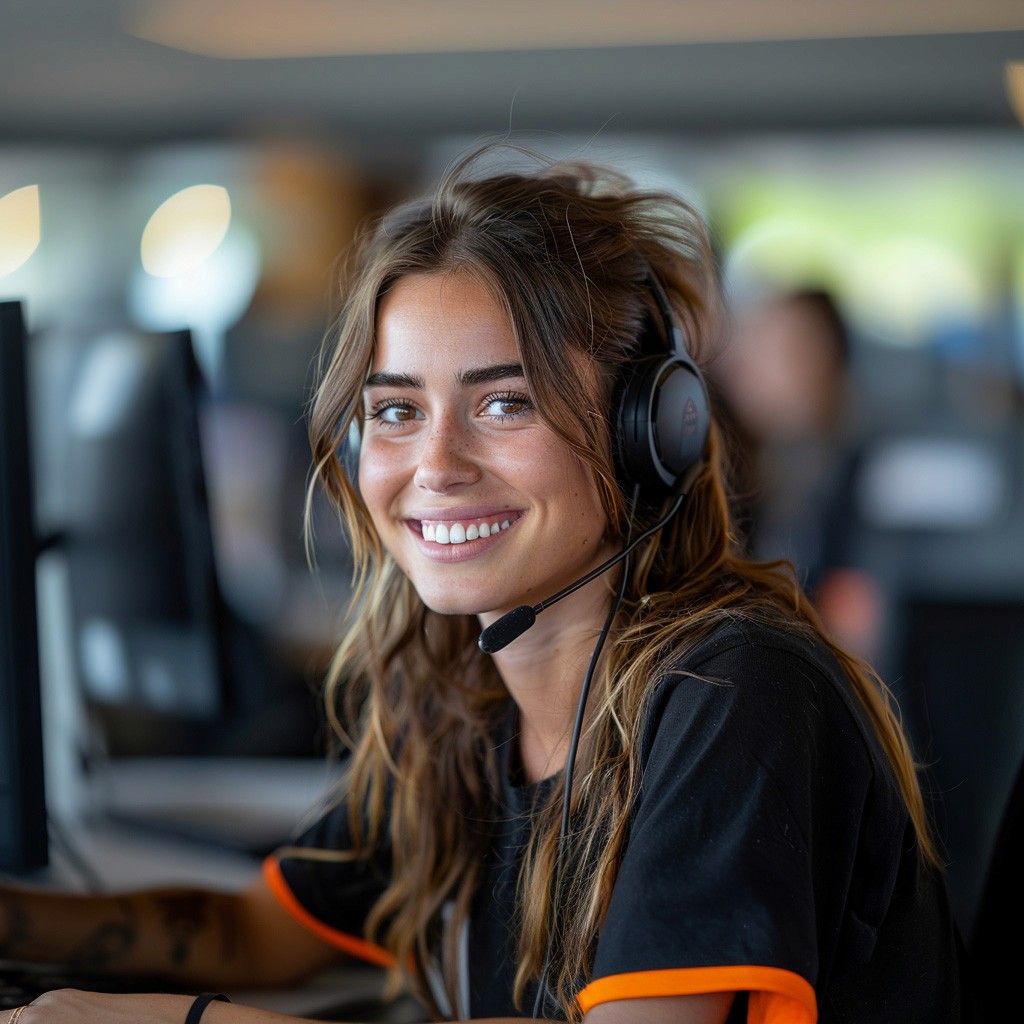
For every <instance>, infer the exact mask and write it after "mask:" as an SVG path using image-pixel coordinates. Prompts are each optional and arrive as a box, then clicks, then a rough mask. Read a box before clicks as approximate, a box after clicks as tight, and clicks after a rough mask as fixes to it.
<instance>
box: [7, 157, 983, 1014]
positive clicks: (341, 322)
mask: <svg viewBox="0 0 1024 1024" xmlns="http://www.w3.org/2000/svg"><path fill="white" fill-rule="evenodd" d="M477 166H478V165H477V164H476V163H474V162H473V161H468V162H466V163H465V164H464V165H462V166H460V167H459V168H458V169H456V171H454V172H453V173H452V174H451V175H449V176H448V177H447V178H446V179H445V181H444V182H443V183H442V184H441V185H440V187H439V188H438V189H437V191H436V192H435V193H434V194H432V195H430V196H428V197H427V198H425V199H423V200H421V201H417V202H413V203H410V204H407V205H404V206H402V207H400V208H399V209H397V210H396V211H394V212H393V213H391V214H390V215H388V216H386V217H385V218H383V220H382V221H381V222H380V224H379V225H378V226H377V227H376V229H375V230H374V231H373V232H372V233H371V234H369V235H368V236H367V237H366V238H365V240H364V241H363V242H362V244H361V245H360V247H359V250H358V252H357V254H356V256H355V258H354V260H353V262H352V266H351V271H350V273H349V275H348V276H347V278H346V283H345V289H344V301H343V303H342V305H341V308H340V314H339V316H338V319H337V323H336V325H335V328H334V330H333V331H332V338H333V348H332V350H331V351H330V352H329V353H327V355H326V358H325V360H324V362H323V364H322V367H321V375H320V383H319V387H318V390H317V393H316V396H315V400H314V402H313V405H312V408H311V414H310V424H311V438H312V447H313V454H314V466H315V483H316V484H317V485H322V486H323V487H325V488H326V491H327V493H328V494H329V495H330V497H331V498H332V499H333V501H334V502H335V503H336V505H337V507H338V509H339V510H340V512H341V516H342V518H343V521H344V524H345V527H346V528H347V530H348V531H349V533H350V535H351V540H352V545H353V550H354V552H355V556H356V562H357V569H358V578H359V589H358V596H357V599H356V601H355V603H354V605H353V607H352V611H351V619H350V627H349V629H348V632H347V634H346V635H345V637H344V639H343V640H342V642H341V644H340V646H339V648H338V651H337V654H336V657H335V659H334V662H333V666H332V670H331V673H330V678H329V681H328V686H327V698H328V707H329V709H330V712H331V714H332V715H333V716H334V721H335V723H336V725H337V727H338V731H339V735H341V736H343V737H345V738H346V741H347V743H348V744H349V746H350V749H351V756H350V759H349V761H348V770H347V777H346V785H345V787H344V789H343V791H342V792H340V793H339V795H338V801H337V803H336V804H335V805H334V806H333V807H332V809H331V810H329V811H328V812H327V813H326V814H325V815H324V816H323V818H322V819H321V820H320V821H319V822H318V823H317V824H316V825H314V826H313V827H312V828H311V829H310V830H309V832H307V833H306V834H305V835H304V836H303V837H301V838H300V839H299V840H298V841H297V842H296V843H295V845H294V846H290V847H288V848H286V849H282V850H280V851H278V852H277V853H276V854H275V855H274V856H273V857H271V858H270V859H269V860H268V862H267V865H266V869H265V871H264V873H263V876H262V878H261V879H260V880H259V881H258V882H257V883H255V884H254V885H253V887H252V888H250V889H249V890H248V891H247V892H245V893H244V894H242V895H240V896H228V895H213V894H205V895H202V896H200V894H197V893H192V892H170V893H159V894H153V893H142V894H136V895H134V896H131V897H127V898H124V899H122V900H121V902H118V900H117V899H116V898H110V899H109V900H107V901H106V902H103V901H99V900H97V898H94V897H89V898H84V897H83V898H80V899H79V900H77V901H74V905H73V906H72V903H71V901H70V900H69V898H68V897H61V896H58V895H56V894H49V895H48V896H46V897H44V896H43V895H41V894H36V895H35V896H31V894H28V893H21V894H19V895H18V900H19V901H20V902H19V903H18V907H20V911H19V915H20V916H19V915H15V914H13V913H12V915H11V917H12V919H14V918H15V917H17V919H18V920H20V921H22V922H23V923H24V927H23V928H22V930H21V934H22V935H23V938H21V939H20V940H19V941H16V942H14V943H11V944H9V946H10V949H9V951H8V953H9V955H10V954H12V953H13V954H18V955H21V956H26V955H40V953H41V952H44V951H45V952H47V953H49V954H51V955H53V954H54V953H57V954H58V955H64V956H70V955H72V953H74V951H75V950H76V949H80V948H81V947H82V946H83V944H85V943H86V942H87V940H88V938H89V937H90V936H95V935H97V934H98V933H99V931H100V929H101V926H102V925H103V924H104V922H105V921H109V920H110V919H111V918H112V917H117V916H119V915H120V917H121V918H124V919H126V920H128V919H130V921H131V926H132V928H133V929H134V938H133V941H132V942H131V943H127V944H126V945H125V948H124V949H123V950H122V951H121V952H119V954H118V957H117V959H116V962H114V963H111V964H110V966H111V967H113V968H115V969H117V970H119V971H122V972H128V971H133V970H134V971H148V972H153V971H156V970H163V971H165V972H167V973H169V974H170V975H171V976H172V977H174V978H175V979H176V980H178V981H179V982H184V983H188V984H193V985H195V986H196V987H203V988H217V989H223V988H229V989H230V988H232V987H236V988H237V987H246V986H250V985H252V984H254V983H256V982H263V983H277V982H285V981H293V980H295V979H298V978H301V977H303V976H305V975H307V974H309V973H310V972H312V971H315V970H318V969H320V968H323V967H324V966H326V965H328V964H329V963H331V962H333V961H334V960H335V958H337V957H338V956H339V953H340V952H343V953H347V954H354V955H355V956H359V957H363V958H365V959H368V960H371V961H373V962H376V963H382V964H388V965H390V966H391V967H392V968H393V970H394V971H395V973H396V975H400V976H402V977H404V978H405V980H406V981H407V982H408V984H409V985H411V986H412V989H413V991H414V992H416V993H417V994H418V996H419V998H420V999H421V1000H422V1002H423V1003H424V1005H425V1006H427V1007H428V1008H429V1009H430V1010H431V1011H432V1013H433V1015H434V1016H435V1017H437V1018H438V1019H460V1020H461V1019H481V1018H489V1019H490V1018H498V1019H504V1018H521V1017H524V1016H526V1017H531V1016H532V1017H536V1018H545V1019H553V1020H561V1019H569V1020H580V1019H581V1018H585V1020H586V1021H588V1022H591V1024H616V1022H625V1021H637V1020H643V1021H652V1022H662V1021H665V1022H668V1021H673V1022H683V1024H711V1022H717V1024H721V1022H730V1024H731V1022H738V1021H748V1022H755V1021H756V1022H782V1021H786V1022H801V1024H802V1022H807V1024H809V1022H813V1021H815V1020H818V1021H844V1022H845V1021H855V1022H875V1021H878V1022H881V1021H886V1022H890V1021H900V1022H913V1021H920V1022H922V1024H924V1022H927V1024H936V1022H941V1021H956V1020H961V1019H962V1017H964V1016H966V1013H965V1012H962V1004H963V1003H964V1002H965V1000H964V999H963V998H962V993H961V991H960V984H959V980H958V979H959V965H958V959H957V943H956V929H955V925H954V923H953V921H952V919H951V915H950V910H949V906H948V903H947V898H946V893H945V886H944V882H943V877H942V872H941V869H940V866H939V862H938V856H937V853H936V849H935V845H934V842H933V839H932V837H931V836H930V834H929V830H928V824H927V821H926V816H925V811H924V807H923V803H922V798H921V794H920V791H919V788H918V783H917V780H916V777H915V766H914V763H913V760H912V757H911V753H910V751H909V749H908V746H907V742H906V740H905V739H904V736H903V734H902V732H901V730H900V726H899V723H898V719H897V716H896V713H895V710H894V708H893V706H892V703H891V699H890V696H889V694H888V692H887V691H886V689H885V687H884V686H883V685H882V684H881V683H880V682H879V680H878V679H877V678H875V677H874V676H873V675H872V673H871V672H870V671H869V670H868V669H867V668H866V667H865V666H864V665H863V664H861V663H860V662H858V661H857V660H856V659H854V658H853V657H851V656H850V655H848V654H847V653H845V652H844V651H843V650H841V649H838V648H837V647H836V646H835V645H834V644H833V643H832V642H831V641H830V640H829V638H828V637H827V636H825V635H824V634H823V631H822V630H821V628H820V626H819V624H818V620H817V619H816V617H815V614H814V613H813V611H812V610H811V609H810V607H809V605H808V603H807V601H806V600H805V598H804V596H803V595H802V594H801V592H800V590H799V588H798V586H797V585H796V584H795V582H794V579H793V577H792V574H791V573H789V572H787V571H786V570H785V568H784V567H782V566H779V565H763V564H755V563H751V562H748V561H745V560H743V558H742V557H741V556H740V554H739V553H738V549H737V547H736V545H735V542H734V537H733V533H732V525H731V523H730V520H729V514H728V502H727V486H726V481H727V466H726V457H725V452H724V451H723V444H722V440H721V438H720V434H719V429H718V427H717V426H716V423H715V414H714V407H713V403H710V402H709V399H708V397H707V392H706V389H705V386H704V382H703V380H702V377H701V374H700V371H699V370H698V368H697V363H695V362H693V361H692V360H694V359H696V360H697V361H698V362H699V361H700V360H701V358H702V357H705V356H706V355H707V353H708V351H709V348H710V346H711V344H712V343H713V340H714V336H715V330H716V316H717V313H718V299H717V295H716V289H715V266H714V260H713V258H712V253H711V248H710V246H709V244H708V240H707V237H706V234H705V229H704V227H703V225H702V223H701V220H700V218H699V217H698V215H697V214H696V213H695V212H694V211H693V210H692V209H691V208H690V207H688V206H687V205H686V204H684V203H683V202H681V201H680V200H678V199H676V198H673V197H671V196H666V195H660V194H659V195H655V194H646V193H643V192H640V191H637V190H636V189H634V188H633V187H632V186H630V184H629V183H628V182H626V181H624V180H622V179H621V178H619V177H617V176H616V175H614V174H611V173H607V172H599V171H598V170H596V169H594V168H590V167H587V166H575V165H574V166H560V165H551V166H548V165H545V164H540V165H538V167H537V168H535V169H533V170H531V171H530V172H529V173H518V172H516V173H513V172H507V173H505V172H496V173H495V172H493V171H492V172H491V173H481V172H479V171H475V170H474V168H475V167H477ZM617 556H618V557H617ZM609 563H610V564H609ZM602 570H603V571H602ZM4 899H5V901H7V905H8V906H9V907H12V906H14V901H15V897H14V895H12V894H8V895H6V896H5V897H4ZM47 900H48V901H49V902H47ZM189 900H191V901H192V903H191V906H192V908H193V910H192V912H191V916H188V915H186V917H185V920H186V921H190V922H192V924H191V926H188V925H186V926H185V927H184V928H182V927H181V921H182V915H181V909H182V908H183V907H187V906H189V905H190V904H189V903H188V901H189ZM176 911H177V912H178V913H177V916H175V913H176ZM175 921H177V923H178V930H177V932H175V931H174V930H173V928H172V925H173V924H174V922H175ZM58 936H59V937H60V938H59V942H58ZM47 943H49V945H47ZM188 1009H189V1000H188V999H187V997H181V996H121V997H113V996H102V995H90V994H85V995H83V994H69V993H64V992H62V993H54V994H51V995H47V996H44V997H42V999H41V1000H38V1001H37V1002H35V1003H33V1004H32V1005H31V1006H29V1007H28V1008H26V1009H25V1010H24V1011H22V1013H21V1016H20V1018H19V1024H43V1022H47V1021H54V1020H60V1021H81V1022H83V1024H84V1022H93V1021H96V1022H99V1021H103V1022H108V1021H111V1020H115V1021H117V1020H133V1021H138V1020H145V1021H150V1020H152V1021H168V1022H174V1024H181V1022H182V1021H183V1020H184V1019H185V1015H186V1011H187V1010H188ZM205 1015H206V1016H205V1017H204V1022H205V1024H230V1022H232V1021H239V1022H242V1021H258V1020H264V1019H267V1020H270V1019H276V1018H274V1017H273V1015H270V1016H268V1015H266V1014H261V1013H260V1012H259V1011H255V1010H251V1009H247V1008H245V1007H241V1006H238V1005H235V1004H228V1003H221V1002H215V1003H212V1004H210V1005H208V1006H207V1007H206V1009H205ZM194 1016H195V1013H193V1017H194Z"/></svg>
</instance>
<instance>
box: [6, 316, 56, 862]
mask: <svg viewBox="0 0 1024 1024" xmlns="http://www.w3.org/2000/svg"><path fill="white" fill-rule="evenodd" d="M25 350H26V335H25V329H24V320H23V316H22V310H21V306H20V304H19V303H17V302H0V870H4V871H20V870H27V869H32V868H39V867H43V866H44V865H45V864H46V863H47V860H48V842H47V827H46V805H45V799H44V798H45V792H44V782H43V740H42V724H41V703H40V679H39V648H38V637H37V622H36V585H35V561H36V539H35V532H34V526H33V511H32V475H31V458H30V444H29V434H28V414H27V388H26V368H25V362H26V359H25V356H26V351H25Z"/></svg>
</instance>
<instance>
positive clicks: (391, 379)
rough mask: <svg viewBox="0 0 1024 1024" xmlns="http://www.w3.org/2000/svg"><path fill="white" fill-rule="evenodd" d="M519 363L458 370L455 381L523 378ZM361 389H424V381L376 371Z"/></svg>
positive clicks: (488, 382)
mask: <svg viewBox="0 0 1024 1024" xmlns="http://www.w3.org/2000/svg"><path fill="white" fill-rule="evenodd" d="M525 376H526V375H525V374H524V373H523V367H522V364H521V363H494V364H493V365H491V366H474V367H472V368H470V369H468V370H460V371H459V373H458V374H457V375H456V379H457V380H458V382H459V383H460V384H462V385H470V386H472V385H475V384H490V383H492V382H493V381H497V380H507V379H508V378H509V377H525ZM363 387H367V388H379V387H389V388H424V387H426V381H425V380H424V379H423V378H422V377H416V376H413V375H412V374H408V373H392V372H391V371H389V370H378V371H377V373H371V374H370V376H369V377H367V378H366V383H365V384H364V385H363Z"/></svg>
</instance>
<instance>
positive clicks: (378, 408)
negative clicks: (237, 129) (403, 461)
mask: <svg viewBox="0 0 1024 1024" xmlns="http://www.w3.org/2000/svg"><path fill="white" fill-rule="evenodd" d="M495 402H501V403H504V404H507V405H520V406H521V407H522V408H520V409H519V410H517V411H516V412H506V413H499V414H498V415H497V416H493V417H492V419H494V420H495V421H496V422H498V423H505V422H507V421H508V420H513V419H516V418H517V417H519V416H523V415H525V414H526V413H528V412H531V411H532V410H533V402H532V401H531V400H530V396H529V395H524V394H523V393H522V392H519V391H496V392H494V393H493V394H490V395H488V396H487V397H486V398H484V400H483V401H482V402H481V403H480V407H481V408H482V409H486V408H487V406H489V405H493V404H494V403H495ZM388 409H408V410H410V411H412V412H413V413H415V412H417V411H418V410H417V408H416V406H415V405H414V404H413V403H412V402H408V401H406V400H405V399H402V398H384V399H381V400H380V401H379V402H377V403H375V404H374V406H373V407H372V408H371V409H370V411H369V412H368V413H367V415H366V418H367V420H377V421H378V422H379V423H382V424H383V425H384V426H386V427H390V428H392V429H397V428H398V427H401V426H402V424H403V423H405V422H408V420H398V421H395V420H387V419H385V418H384V414H385V413H386V412H387V410H388ZM413 418H414V417H413Z"/></svg>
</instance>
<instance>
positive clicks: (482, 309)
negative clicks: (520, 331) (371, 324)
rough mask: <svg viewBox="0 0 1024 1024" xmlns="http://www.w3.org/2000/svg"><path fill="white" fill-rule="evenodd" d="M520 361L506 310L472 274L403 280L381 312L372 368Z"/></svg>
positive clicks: (415, 276) (383, 302) (384, 301)
mask: <svg viewBox="0 0 1024 1024" xmlns="http://www.w3.org/2000/svg"><path fill="white" fill-rule="evenodd" d="M516 358H518V346H517V344H516V338H515V332H514V331H513V329H512V324H511V321H510V319H509V316H508V313H507V311H506V310H505V308H504V306H503V305H502V304H501V303H500V302H499V301H498V300H497V299H496V298H495V297H494V296H493V295H492V293H491V291H490V289H489V288H487V287H486V285H484V284H483V283H481V282H480V281H479V280H478V279H477V278H476V277H474V276H472V275H470V274H468V273H444V274H442V273H437V274H412V275H408V276H406V277H402V278H399V279H398V280H397V281H396V282H395V283H394V284H393V285H392V286H391V288H389V289H388V291H387V292H386V293H385V295H384V296H383V297H382V299H381V302H380V304H379V307H378V310H377V329H376V339H375V345H374V354H373V367H374V369H380V368H381V367H382V366H387V365H389V364H391V363H392V362H394V361H400V362H404V363H409V362H413V363H415V364H417V365H423V366H428V365H434V366H436V367H437V368H443V367H444V366H445V365H449V366H451V365H453V361H454V362H457V363H459V364H462V363H464V362H466V361H467V360H470V361H472V362H476V363H480V362H489V361H493V360H501V361H504V362H508V361H510V360H513V359H516Z"/></svg>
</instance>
